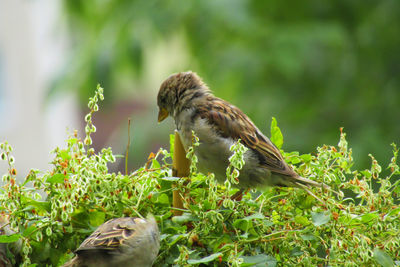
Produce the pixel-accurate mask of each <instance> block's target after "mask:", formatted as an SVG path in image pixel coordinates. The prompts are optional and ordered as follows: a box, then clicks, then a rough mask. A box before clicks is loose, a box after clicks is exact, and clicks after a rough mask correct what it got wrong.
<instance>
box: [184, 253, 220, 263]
mask: <svg viewBox="0 0 400 267" xmlns="http://www.w3.org/2000/svg"><path fill="white" fill-rule="evenodd" d="M222 255H223V254H222V253H220V252H218V253H214V254H211V255H210V256H207V257H204V258H201V259H198V260H193V259H190V260H188V263H189V264H200V263H207V262H212V261H214V260H215V259H217V258H218V257H220V256H222Z"/></svg>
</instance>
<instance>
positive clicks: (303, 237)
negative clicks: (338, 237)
mask: <svg viewBox="0 0 400 267" xmlns="http://www.w3.org/2000/svg"><path fill="white" fill-rule="evenodd" d="M300 237H301V239H303V240H306V241H310V240H317V238H316V237H315V236H314V235H311V234H305V235H300Z"/></svg>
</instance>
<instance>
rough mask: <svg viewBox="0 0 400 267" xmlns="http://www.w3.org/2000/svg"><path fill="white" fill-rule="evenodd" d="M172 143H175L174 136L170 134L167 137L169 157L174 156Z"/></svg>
mask: <svg viewBox="0 0 400 267" xmlns="http://www.w3.org/2000/svg"><path fill="white" fill-rule="evenodd" d="M174 143H175V135H174V134H170V135H169V153H170V154H171V155H173V154H174Z"/></svg>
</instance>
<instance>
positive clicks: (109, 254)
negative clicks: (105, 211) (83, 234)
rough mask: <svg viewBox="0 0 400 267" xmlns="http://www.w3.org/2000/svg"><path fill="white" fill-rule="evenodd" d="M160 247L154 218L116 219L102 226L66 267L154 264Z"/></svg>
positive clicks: (112, 266) (77, 251) (142, 265)
mask: <svg viewBox="0 0 400 267" xmlns="http://www.w3.org/2000/svg"><path fill="white" fill-rule="evenodd" d="M159 248H160V233H159V231H158V227H157V223H156V221H155V219H154V217H149V218H148V219H147V220H144V219H140V218H132V217H125V218H116V219H111V220H109V221H107V222H105V223H103V224H102V225H100V226H99V227H98V228H97V229H96V231H94V232H93V233H92V234H91V235H90V236H89V237H88V238H86V239H85V240H84V241H83V242H82V244H81V245H80V246H79V248H78V249H77V250H76V251H75V253H76V256H75V257H74V258H73V259H71V260H70V261H69V262H67V263H66V264H64V265H63V267H109V266H110V267H126V266H135V267H150V266H152V264H153V262H154V260H155V258H156V257H157V254H158V250H159Z"/></svg>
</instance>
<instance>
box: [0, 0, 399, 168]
mask: <svg viewBox="0 0 400 267" xmlns="http://www.w3.org/2000/svg"><path fill="white" fill-rule="evenodd" d="M186 70H192V71H196V72H197V73H198V74H199V75H200V76H202V77H203V78H204V80H205V81H206V83H207V84H208V85H209V86H210V87H211V89H212V90H213V91H214V93H215V94H216V95H217V96H219V97H222V98H224V99H226V100H228V101H230V102H232V103H233V104H235V105H237V106H238V107H240V108H241V109H242V110H243V111H244V112H246V113H247V114H248V115H249V116H250V117H251V118H252V119H253V120H254V122H255V123H256V124H257V125H258V126H259V128H260V129H261V130H262V131H263V132H264V133H266V134H267V136H269V125H270V122H271V117H272V116H274V117H276V118H277V120H278V125H279V126H280V128H281V130H282V132H283V135H284V141H285V143H284V146H283V149H284V150H286V151H293V150H297V151H300V152H301V153H313V152H315V149H316V147H317V146H320V145H322V144H331V145H335V144H337V142H338V138H339V128H340V127H344V131H345V132H346V133H347V137H348V141H349V143H350V146H351V147H352V148H353V152H354V157H355V160H356V165H357V167H360V168H363V167H368V165H369V162H370V158H369V157H368V154H369V153H372V154H373V155H374V156H375V157H376V158H377V159H378V160H379V161H380V162H381V163H382V165H383V166H386V164H387V163H388V162H389V160H390V157H391V147H390V144H391V143H392V142H395V143H397V144H400V1H398V0H385V1H369V0H368V1H366V0H338V1H317V0H310V1H297V2H296V1H277V0H273V1H261V0H260V1H249V0H247V1H246V0H240V1H239V0H202V1H165V0H164V1H156V0H63V1H61V0H58V1H54V0H2V1H1V2H0V140H1V141H3V140H8V141H9V142H10V143H11V144H12V146H13V147H14V148H15V150H14V155H15V157H16V166H17V170H19V174H20V176H24V175H25V174H26V173H27V172H28V170H29V168H37V169H40V170H46V169H48V168H50V165H49V162H50V161H51V159H52V155H51V153H50V151H51V150H52V149H54V148H55V147H56V146H63V140H64V139H65V138H66V137H67V136H68V133H71V132H72V131H73V130H74V129H77V130H78V131H79V133H80V134H82V127H83V126H84V121H83V118H84V114H85V113H87V112H88V109H87V99H88V98H89V96H91V95H93V91H94V89H95V88H96V85H97V83H100V84H101V85H102V87H104V88H105V101H104V102H103V103H102V104H101V108H100V112H98V113H97V114H96V115H95V117H94V123H95V125H96V127H97V133H96V134H95V135H94V136H93V138H94V142H95V144H94V145H95V147H96V148H97V149H99V148H101V147H104V146H105V147H108V146H111V147H112V148H113V151H114V153H117V154H121V155H122V154H125V149H126V145H127V142H128V118H131V134H130V139H131V146H130V152H129V164H130V166H129V169H130V170H133V169H134V168H136V167H138V166H141V165H142V164H143V163H144V162H145V161H146V159H147V156H148V155H149V153H150V152H151V151H153V152H154V151H157V150H158V148H159V147H160V146H163V147H168V140H169V134H170V133H172V132H173V129H174V127H173V121H172V120H171V119H169V120H167V121H166V122H164V123H162V124H160V125H158V124H157V119H156V118H157V106H156V95H157V92H158V88H159V85H160V84H161V82H162V81H163V80H164V79H165V78H166V77H168V76H169V75H170V74H171V73H174V72H179V71H186ZM112 169H113V170H123V169H124V163H123V159H122V158H120V160H119V162H118V163H117V164H115V166H112ZM6 170H7V166H6V165H5V164H4V163H1V165H0V171H1V173H4V172H5V171H6Z"/></svg>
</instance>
